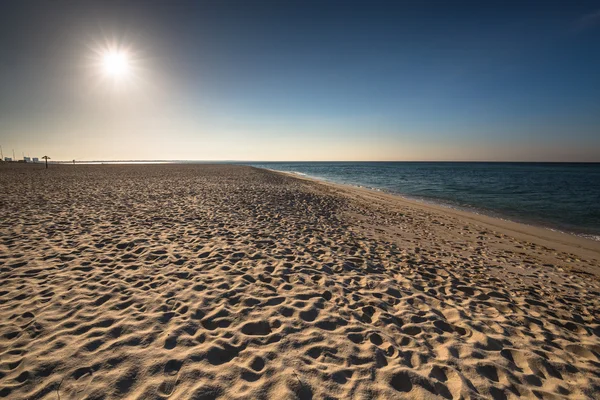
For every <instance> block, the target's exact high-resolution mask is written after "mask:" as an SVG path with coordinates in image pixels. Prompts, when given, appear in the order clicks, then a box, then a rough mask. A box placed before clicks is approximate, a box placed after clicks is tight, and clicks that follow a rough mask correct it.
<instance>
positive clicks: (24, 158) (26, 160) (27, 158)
mask: <svg viewBox="0 0 600 400" xmlns="http://www.w3.org/2000/svg"><path fill="white" fill-rule="evenodd" d="M23 161H25V162H31V157H23Z"/></svg>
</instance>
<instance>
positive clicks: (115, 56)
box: [102, 50, 131, 78]
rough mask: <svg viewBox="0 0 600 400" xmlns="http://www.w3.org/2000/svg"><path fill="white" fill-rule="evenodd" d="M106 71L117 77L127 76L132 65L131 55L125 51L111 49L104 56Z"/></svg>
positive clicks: (103, 65)
mask: <svg viewBox="0 0 600 400" xmlns="http://www.w3.org/2000/svg"><path fill="white" fill-rule="evenodd" d="M102 67H103V69H104V73H105V74H107V75H110V76H113V77H115V78H119V77H124V76H127V75H128V74H129V73H130V70H131V67H130V63H129V57H127V54H126V53H125V52H123V51H115V50H110V51H107V52H106V53H104V54H103V56H102Z"/></svg>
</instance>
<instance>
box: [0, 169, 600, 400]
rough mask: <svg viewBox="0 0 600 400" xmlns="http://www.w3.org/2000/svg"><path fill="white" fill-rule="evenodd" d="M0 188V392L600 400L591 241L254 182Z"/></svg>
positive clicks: (24, 175) (279, 178)
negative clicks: (578, 399) (591, 399)
mask: <svg viewBox="0 0 600 400" xmlns="http://www.w3.org/2000/svg"><path fill="white" fill-rule="evenodd" d="M0 182H1V187H2V188H3V190H2V191H3V194H2V196H1V197H0V206H1V208H0V284H1V285H0V397H4V398H11V399H57V398H60V399H83V398H86V399H110V398H133V399H166V398H171V399H187V398H190V399H213V398H223V399H262V398H264V399H267V398H276V399H295V398H300V399H310V398H315V399H321V398H328V399H346V398H356V399H371V398H381V399H384V398H385V399H388V398H447V399H459V398H493V399H505V398H518V397H529V398H544V399H546V398H547V399H554V398H562V397H568V398H599V394H598V393H600V315H599V312H600V282H599V280H598V277H597V274H598V272H599V271H600V270H599V262H598V258H599V255H600V248H599V247H598V246H599V245H598V244H596V243H593V242H591V241H586V240H584V239H576V238H573V237H568V236H566V235H560V234H554V233H552V234H550V233H545V232H543V231H541V230H536V229H529V228H526V227H523V226H520V225H518V224H513V225H511V224H507V223H502V222H499V221H495V220H493V219H489V220H487V219H485V218H478V217H474V216H468V215H463V214H461V213H460V212H451V211H444V210H441V209H437V208H435V207H429V206H424V205H419V204H416V203H411V202H407V201H404V200H401V199H398V198H394V197H392V196H387V195H383V194H378V193H373V192H369V191H366V190H360V189H353V188H347V187H340V186H336V185H325V184H320V183H315V182H312V181H309V180H305V179H297V178H293V177H289V176H285V175H283V174H278V173H274V172H269V171H264V170H258V169H254V168H249V167H235V166H224V165H221V166H218V165H217V166H210V165H160V166H158V165H154V166H152V165H150V166H102V165H98V166H52V168H50V169H49V170H47V171H46V170H43V169H38V168H36V166H12V167H8V166H1V167H0Z"/></svg>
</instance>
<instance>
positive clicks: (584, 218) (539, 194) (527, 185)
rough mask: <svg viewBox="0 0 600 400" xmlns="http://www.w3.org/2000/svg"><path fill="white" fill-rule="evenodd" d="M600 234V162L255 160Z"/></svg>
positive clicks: (589, 234) (553, 226) (597, 237)
mask: <svg viewBox="0 0 600 400" xmlns="http://www.w3.org/2000/svg"><path fill="white" fill-rule="evenodd" d="M240 164H245V165H252V166H255V167H259V168H267V169H273V170H277V171H285V172H293V173H296V174H302V175H306V176H309V177H313V178H317V179H323V180H327V181H331V182H336V183H343V184H350V185H355V186H362V187H367V188H372V189H377V190H382V191H385V192H389V193H393V194H399V195H403V196H405V197H409V198H413V199H417V200H421V201H428V202H434V203H438V204H442V205H445V206H449V207H455V208H460V209H466V210H469V211H474V212H478V213H483V214H488V215H492V216H496V217H500V218H505V219H509V220H515V221H519V222H524V223H528V224H532V225H537V226H543V227H547V228H550V229H556V230H561V231H565V232H570V233H575V234H578V235H583V236H587V237H590V238H592V239H595V240H600V163H499V162H255V163H253V162H249V163H240Z"/></svg>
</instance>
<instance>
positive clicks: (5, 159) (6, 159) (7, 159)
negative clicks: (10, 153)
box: [4, 157, 12, 161]
mask: <svg viewBox="0 0 600 400" xmlns="http://www.w3.org/2000/svg"><path fill="white" fill-rule="evenodd" d="M4 161H12V158H10V157H4Z"/></svg>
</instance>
